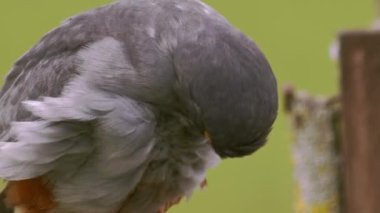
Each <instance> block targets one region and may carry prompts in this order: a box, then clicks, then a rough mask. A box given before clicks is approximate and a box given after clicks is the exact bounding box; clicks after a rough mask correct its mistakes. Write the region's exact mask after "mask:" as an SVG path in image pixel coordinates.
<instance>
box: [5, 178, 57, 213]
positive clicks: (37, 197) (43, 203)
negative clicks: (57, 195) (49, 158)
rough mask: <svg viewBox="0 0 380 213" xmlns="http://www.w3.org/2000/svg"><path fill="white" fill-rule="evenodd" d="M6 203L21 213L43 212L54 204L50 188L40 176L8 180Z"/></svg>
mask: <svg viewBox="0 0 380 213" xmlns="http://www.w3.org/2000/svg"><path fill="white" fill-rule="evenodd" d="M6 203H7V205H9V206H10V207H16V208H17V209H20V210H21V212H22V213H44V212H48V211H49V210H51V209H53V208H54V207H55V206H56V203H55V202H54V197H53V194H52V192H51V189H50V187H49V186H48V184H47V183H46V182H45V181H44V180H43V179H42V178H34V179H28V180H20V181H10V182H9V183H8V185H7V188H6Z"/></svg>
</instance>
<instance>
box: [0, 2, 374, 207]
mask: <svg viewBox="0 0 380 213" xmlns="http://www.w3.org/2000/svg"><path fill="white" fill-rule="evenodd" d="M107 2H110V1H107V0H30V1H25V0H0V74H1V75H2V76H4V75H5V74H6V72H7V70H8V69H9V68H10V67H11V65H12V63H13V62H14V61H15V60H16V59H17V58H18V57H19V56H20V55H22V54H23V52H24V51H26V50H27V49H29V48H30V47H31V46H32V45H33V44H34V43H35V42H37V40H38V39H39V38H40V37H41V36H42V35H43V34H44V33H46V32H47V31H49V30H50V29H51V28H53V27H55V26H57V25H59V23H60V22H61V21H63V20H64V19H65V18H67V17H69V16H72V15H74V14H76V13H78V12H81V11H84V10H87V9H89V8H92V7H95V6H99V5H102V4H104V3H107ZM206 2H207V3H209V4H211V5H212V6H213V7H215V8H216V9H217V10H219V11H220V12H221V13H222V14H224V15H225V16H226V17H227V18H228V19H229V20H230V21H231V22H232V23H233V24H234V25H235V26H237V27H238V28H240V29H241V30H242V31H244V32H245V33H246V34H248V35H249V36H251V37H252V38H254V39H255V41H256V42H257V44H258V45H259V46H260V47H261V48H262V49H263V51H264V52H265V54H266V55H267V57H268V58H269V60H270V62H271V65H272V67H273V69H274V71H275V73H276V75H277V78H278V81H279V90H280V89H281V87H282V85H283V84H284V83H286V82H292V83H293V84H294V85H296V86H297V87H299V88H303V89H307V90H309V91H312V92H313V93H321V94H333V93H336V92H337V88H338V84H337V83H338V71H337V65H336V64H335V63H334V62H331V61H330V60H329V58H328V48H329V45H330V43H331V42H332V41H333V40H334V39H335V36H336V34H337V32H338V31H340V30H341V29H345V28H358V27H366V26H368V25H369V24H370V23H371V22H372V20H373V18H374V6H373V2H372V1H371V0H360V1H359V0H334V1H327V0H321V1H304V0H291V1H290V0H288V1H274V0H237V1H221V0H206ZM290 141H291V135H290V133H288V128H287V123H286V121H285V118H284V115H283V113H282V111H281V110H280V114H279V118H278V120H277V122H276V124H275V126H274V129H273V133H272V135H271V137H270V140H269V143H268V145H267V146H266V147H265V148H263V149H262V150H260V151H259V152H257V153H256V154H255V155H253V156H251V157H247V158H244V159H238V160H229V161H225V162H223V163H222V164H221V165H220V166H219V167H218V168H216V169H214V170H212V171H210V173H209V187H208V188H207V189H205V190H203V191H202V192H196V193H195V194H194V196H193V197H192V198H191V200H190V202H183V203H182V204H181V205H179V206H177V207H175V208H173V209H172V211H171V212H176V213H193V212H219V213H228V212H234V213H246V212H247V213H251V212H258V213H279V212H280V213H290V212H293V199H292V198H293V187H292V171H291V158H290Z"/></svg>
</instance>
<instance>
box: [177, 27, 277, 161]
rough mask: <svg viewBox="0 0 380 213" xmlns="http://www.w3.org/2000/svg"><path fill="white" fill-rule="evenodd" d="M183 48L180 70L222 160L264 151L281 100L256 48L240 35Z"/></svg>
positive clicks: (205, 128) (265, 62)
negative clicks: (263, 147) (262, 148)
mask: <svg viewBox="0 0 380 213" xmlns="http://www.w3.org/2000/svg"><path fill="white" fill-rule="evenodd" d="M214 39H215V38H214ZM216 39H218V38H216ZM206 40H207V39H206ZM182 48H183V49H179V50H178V51H177V52H176V54H175V57H176V58H175V66H176V70H177V72H178V76H179V77H180V81H181V82H182V84H183V85H184V86H185V87H186V88H187V89H186V90H187V91H188V93H189V99H191V100H192V102H193V104H194V105H195V106H196V108H197V113H196V117H197V120H199V123H201V126H202V129H203V131H204V132H205V133H206V134H207V136H208V137H209V139H210V141H211V144H212V146H213V148H214V149H215V151H216V152H217V153H218V154H219V155H220V156H221V157H223V158H226V157H242V156H246V155H249V154H251V153H253V152H254V151H256V150H257V149H258V148H260V147H261V146H262V145H264V144H265V141H266V138H267V136H268V134H269V132H270V131H271V128H272V125H273V122H274V120H275V118H276V115H277V108H278V103H277V101H278V97H277V85H276V80H275V77H274V75H273V73H272V70H271V68H270V66H269V64H268V62H267V60H266V59H265V57H264V55H263V54H262V53H261V51H260V50H259V49H258V48H257V47H256V45H255V44H254V43H253V42H252V41H251V40H249V39H247V38H246V37H245V36H243V35H242V34H239V36H228V35H226V36H222V37H221V38H220V41H219V42H218V43H214V44H213V42H212V40H210V41H209V42H205V43H204V44H203V43H202V42H200V43H198V44H197V45H194V44H188V45H183V46H182Z"/></svg>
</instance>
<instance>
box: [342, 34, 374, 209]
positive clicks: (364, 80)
mask: <svg viewBox="0 0 380 213" xmlns="http://www.w3.org/2000/svg"><path fill="white" fill-rule="evenodd" d="M340 46H341V52H340V64H341V93H342V111H343V155H344V169H343V173H344V191H345V192H344V212H346V213H379V212H380V32H379V31H360V32H346V33H343V34H341V36H340Z"/></svg>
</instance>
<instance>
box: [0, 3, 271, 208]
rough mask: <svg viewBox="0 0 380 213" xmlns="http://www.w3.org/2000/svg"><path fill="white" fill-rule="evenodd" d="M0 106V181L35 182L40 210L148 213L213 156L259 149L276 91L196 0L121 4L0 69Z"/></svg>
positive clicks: (249, 49)
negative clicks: (41, 190) (45, 194)
mask: <svg viewBox="0 0 380 213" xmlns="http://www.w3.org/2000/svg"><path fill="white" fill-rule="evenodd" d="M221 103H223V104H221ZM0 106H1V110H0V141H2V142H1V143H0V177H2V178H5V179H6V180H9V181H11V182H10V183H11V184H10V186H9V187H10V188H12V183H13V184H14V183H16V184H17V183H19V182H20V181H21V182H23V181H25V180H35V179H36V178H37V180H40V182H39V183H38V184H42V185H43V186H46V187H48V188H49V189H50V190H51V193H52V196H53V199H54V200H53V202H54V205H51V204H52V203H49V205H51V206H49V209H48V210H46V212H53V213H88V212H91V213H113V212H122V213H129V212H133V213H135V212H141V213H156V212H159V211H161V210H162V209H166V208H167V207H169V206H170V204H174V203H175V202H176V201H178V200H179V199H180V198H181V197H183V196H190V195H191V193H192V191H193V190H194V189H195V188H196V187H199V186H200V185H202V183H203V181H204V180H205V176H206V171H207V169H208V168H210V167H213V166H215V165H216V164H217V163H218V161H219V160H220V157H235V156H243V155H247V154H250V153H252V152H253V151H255V150H256V149H257V148H259V147H260V146H261V145H262V144H263V143H264V142H265V138H266V136H267V135H268V133H269V131H270V128H271V125H272V123H273V121H274V119H275V117H276V111H277V93H276V82H275V79H274V76H273V74H272V72H271V70H270V67H269V65H268V63H267V61H266V59H265V58H264V56H263V55H262V54H261V52H260V51H259V50H258V48H257V47H256V45H255V44H254V43H253V42H252V41H251V40H249V39H247V38H246V37H245V36H244V35H243V34H241V33H240V32H239V31H238V30H236V29H235V28H233V27H231V25H230V24H229V23H228V22H227V21H226V20H225V19H224V18H223V17H222V16H221V15H219V14H218V13H217V12H215V11H214V10H213V9H212V8H210V7H209V6H207V5H205V4H204V3H202V2H201V1H198V0H181V1H175V0H122V1H120V2H116V3H114V4H111V5H107V6H104V7H101V8H98V9H95V10H92V11H89V12H87V13H84V14H81V15H79V16H76V17H73V18H70V19H69V20H67V21H65V22H64V23H63V24H62V25H61V26H60V27H59V28H57V29H55V30H53V31H51V32H50V33H48V34H47V35H46V36H45V37H43V38H42V39H41V41H40V42H39V43H38V44H37V45H36V46H34V47H33V48H32V49H31V50H30V51H29V52H27V53H26V54H25V55H24V56H22V57H21V58H20V59H19V60H18V61H17V62H16V63H15V65H14V67H13V69H12V70H11V71H10V73H9V74H8V76H7V78H6V82H5V85H4V87H3V89H2V91H1V93H0ZM218 123H219V124H218ZM217 124H218V125H217ZM205 131H206V132H207V133H208V134H209V137H205V135H204V132H205ZM227 139H228V140H227ZM230 139H234V140H235V139H236V141H230ZM210 140H211V143H210ZM227 141H228V142H227ZM218 154H219V155H218ZM45 184H46V185H45ZM24 188H25V187H24ZM19 191H21V192H19V193H16V194H17V195H19V196H23V195H22V194H23V192H22V190H19ZM34 191H35V190H34ZM37 191H38V190H37ZM11 192H12V190H11ZM37 194H38V193H37ZM13 200H14V199H13ZM8 201H9V200H8ZM8 203H10V204H13V205H16V206H17V205H18V206H21V207H22V208H24V210H26V212H28V211H29V212H33V213H34V212H42V211H45V209H44V207H43V205H44V204H41V205H38V204H27V203H25V202H24V203H23V202H21V203H20V202H19V203H12V199H11V200H10V201H9V202H8ZM168 204H169V206H168ZM33 205H35V206H33Z"/></svg>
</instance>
